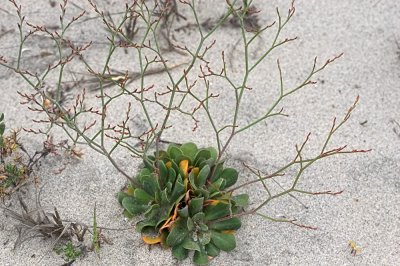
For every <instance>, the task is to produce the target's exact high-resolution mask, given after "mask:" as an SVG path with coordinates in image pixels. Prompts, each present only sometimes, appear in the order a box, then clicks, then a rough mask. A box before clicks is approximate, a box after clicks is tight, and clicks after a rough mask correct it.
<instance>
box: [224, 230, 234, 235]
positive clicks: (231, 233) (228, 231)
mask: <svg viewBox="0 0 400 266" xmlns="http://www.w3.org/2000/svg"><path fill="white" fill-rule="evenodd" d="M221 232H222V233H225V234H230V235H233V234H235V233H236V230H224V231H221Z"/></svg>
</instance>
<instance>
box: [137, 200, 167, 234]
mask: <svg viewBox="0 0 400 266" xmlns="http://www.w3.org/2000/svg"><path fill="white" fill-rule="evenodd" d="M144 216H145V218H146V219H144V220H142V221H140V222H138V223H137V224H136V230H137V231H139V232H141V231H142V230H143V229H144V228H146V227H156V225H157V224H158V223H161V222H162V221H165V220H166V217H165V216H164V217H163V218H161V216H160V206H159V205H158V204H153V205H151V207H150V208H148V209H147V211H146V212H145V213H144Z"/></svg>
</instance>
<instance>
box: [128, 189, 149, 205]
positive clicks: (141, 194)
mask: <svg viewBox="0 0 400 266" xmlns="http://www.w3.org/2000/svg"><path fill="white" fill-rule="evenodd" d="M133 195H134V197H135V198H136V199H137V200H138V201H139V202H142V203H144V204H147V203H149V202H150V201H152V200H154V198H153V197H152V196H150V195H149V194H148V193H147V192H146V191H144V190H143V189H141V188H137V189H135V192H133Z"/></svg>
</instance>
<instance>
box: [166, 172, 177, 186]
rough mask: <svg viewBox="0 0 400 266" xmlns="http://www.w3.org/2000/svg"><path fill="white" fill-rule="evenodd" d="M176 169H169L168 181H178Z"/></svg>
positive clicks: (173, 182) (172, 182)
mask: <svg viewBox="0 0 400 266" xmlns="http://www.w3.org/2000/svg"><path fill="white" fill-rule="evenodd" d="M176 173H177V172H176V171H175V170H174V169H173V168H170V169H168V182H170V183H171V184H175V181H176Z"/></svg>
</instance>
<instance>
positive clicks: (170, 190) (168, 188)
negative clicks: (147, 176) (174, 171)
mask: <svg viewBox="0 0 400 266" xmlns="http://www.w3.org/2000/svg"><path fill="white" fill-rule="evenodd" d="M165 188H166V189H167V191H168V194H171V192H172V183H171V182H168V183H167V184H165Z"/></svg>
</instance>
